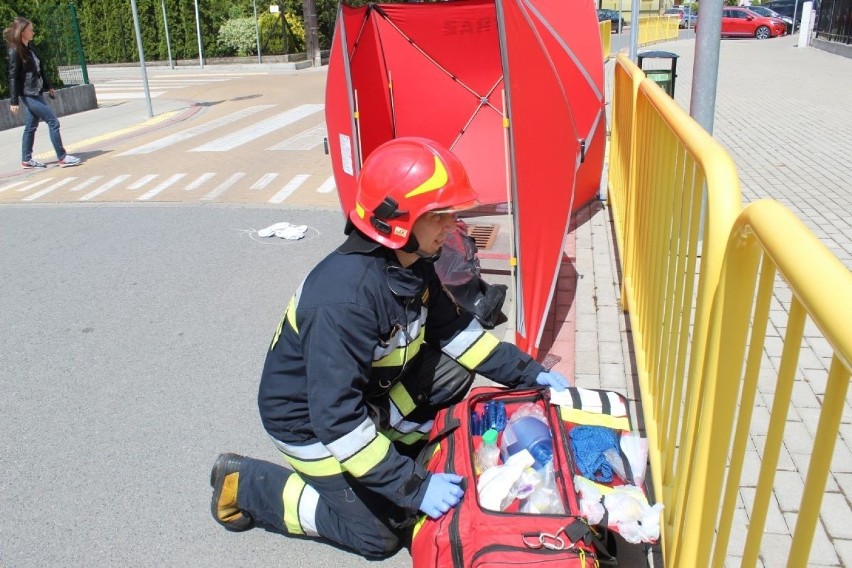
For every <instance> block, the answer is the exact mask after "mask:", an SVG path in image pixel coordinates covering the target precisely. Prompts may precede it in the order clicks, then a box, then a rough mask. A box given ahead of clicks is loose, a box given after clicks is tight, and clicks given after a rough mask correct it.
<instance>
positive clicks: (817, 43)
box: [811, 37, 852, 59]
mask: <svg viewBox="0 0 852 568" xmlns="http://www.w3.org/2000/svg"><path fill="white" fill-rule="evenodd" d="M811 47H815V48H817V49H821V50H823V51H827V52H829V53H833V54H835V55H842V56H843V57H849V58H850V59H852V45H844V44H842V43H839V42H835V41H827V40H824V39H821V38H818V37H812V38H811Z"/></svg>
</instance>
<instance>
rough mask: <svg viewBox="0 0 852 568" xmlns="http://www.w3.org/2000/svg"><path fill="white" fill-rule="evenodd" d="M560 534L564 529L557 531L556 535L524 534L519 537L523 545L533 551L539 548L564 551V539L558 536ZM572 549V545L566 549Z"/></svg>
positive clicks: (544, 533) (542, 533) (541, 533)
mask: <svg viewBox="0 0 852 568" xmlns="http://www.w3.org/2000/svg"><path fill="white" fill-rule="evenodd" d="M562 532H564V529H559V530H558V531H557V532H556V534H550V533H546V532H540V533H524V534H523V535H521V538H522V539H523V542H524V545H525V546H526V547H527V548H531V549H533V550H538V549H540V548H546V549H548V550H565V539H563V538H562V537H561V536H559V535H560V533H562ZM572 547H573V545H571V546H569V547H568V548H569V549H570V548H572Z"/></svg>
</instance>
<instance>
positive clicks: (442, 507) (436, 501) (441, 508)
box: [420, 473, 464, 519]
mask: <svg viewBox="0 0 852 568" xmlns="http://www.w3.org/2000/svg"><path fill="white" fill-rule="evenodd" d="M461 482H462V477H461V476H458V475H453V474H452V473H433V474H432V477H431V479H429V485H427V486H426V495H424V496H423V502H422V503H420V510H421V511H423V512H424V513H426V514H427V515H429V516H430V517H432V518H433V519H440V518H441V516H443V515H444V514H445V513H447V512H448V511H449V510H450V509H452V508H453V507H455V506H456V505H458V504H459V502H460V501H461V498H462V496H463V495H464V489H462V487H461V486H460V485H459V484H460V483H461Z"/></svg>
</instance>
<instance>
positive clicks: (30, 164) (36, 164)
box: [21, 156, 80, 170]
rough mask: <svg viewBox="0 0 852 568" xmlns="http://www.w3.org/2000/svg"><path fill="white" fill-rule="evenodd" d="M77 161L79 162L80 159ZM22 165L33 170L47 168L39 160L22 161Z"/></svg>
mask: <svg viewBox="0 0 852 568" xmlns="http://www.w3.org/2000/svg"><path fill="white" fill-rule="evenodd" d="M66 157H67V156H66ZM77 161H78V162H79V161H80V160H77ZM21 167H22V168H23V169H25V170H32V169H35V168H46V167H47V166H45V165H44V164H42V163H41V162H39V161H38V160H27V161H26V162H21Z"/></svg>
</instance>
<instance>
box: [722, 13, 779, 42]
mask: <svg viewBox="0 0 852 568" xmlns="http://www.w3.org/2000/svg"><path fill="white" fill-rule="evenodd" d="M785 33H787V24H785V23H784V22H783V21H781V20H779V19H778V18H766V17H763V16H759V15H757V14H755V13H754V12H752V11H750V10H748V9H746V8H735V7H725V8H724V9H723V10H722V37H725V36H738V37H756V38H757V39H767V38H770V37H777V36H781V35H784V34H785Z"/></svg>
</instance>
